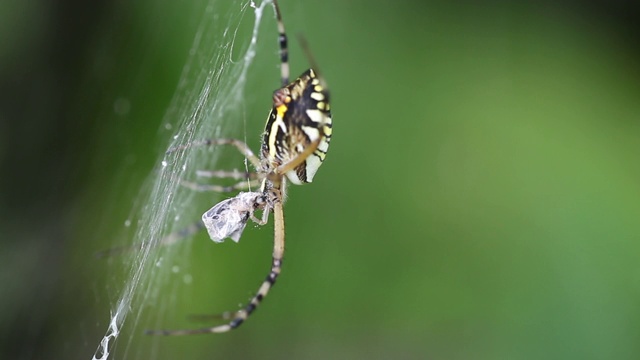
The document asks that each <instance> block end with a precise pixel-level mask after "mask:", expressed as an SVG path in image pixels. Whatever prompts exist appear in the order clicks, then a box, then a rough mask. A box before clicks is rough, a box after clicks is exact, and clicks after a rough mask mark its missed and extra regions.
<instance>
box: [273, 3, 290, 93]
mask: <svg viewBox="0 0 640 360" xmlns="http://www.w3.org/2000/svg"><path fill="white" fill-rule="evenodd" d="M273 7H274V9H275V11H276V20H277V22H278V43H279V44H280V78H281V79H282V86H287V85H288V84H289V48H288V46H287V33H286V32H285V31H284V23H283V22H282V15H281V14H280V7H279V6H278V1H277V0H273Z"/></svg>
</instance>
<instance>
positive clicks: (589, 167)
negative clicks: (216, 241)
mask: <svg viewBox="0 0 640 360" xmlns="http://www.w3.org/2000/svg"><path fill="white" fill-rule="evenodd" d="M243 3H244V2H229V3H227V2H220V3H215V2H214V3H213V4H214V6H213V8H212V9H213V10H212V11H210V12H206V11H205V9H206V7H207V6H208V5H210V4H209V3H206V2H204V1H192V2H173V1H167V0H157V1H151V0H142V1H138V2H135V3H134V2H125V1H94V2H81V1H75V0H57V1H22V2H21V1H11V0H10V1H6V2H3V3H2V4H1V5H0V91H1V96H0V104H1V106H0V165H1V167H2V176H0V246H1V248H0V264H1V266H0V269H1V270H0V280H1V285H2V290H0V291H1V295H0V358H3V359H88V358H90V357H91V356H92V355H93V353H94V351H95V349H96V348H97V346H98V343H99V341H100V339H101V338H102V336H103V335H104V333H105V332H106V328H107V325H108V321H109V313H110V311H111V310H112V309H113V307H114V304H115V302H116V301H117V299H118V294H119V291H120V289H121V288H122V287H123V286H124V284H126V282H127V278H126V275H127V269H128V268H127V266H126V265H124V264H126V260H123V259H120V258H116V259H96V258H95V257H94V253H95V252H96V251H99V250H102V249H105V248H109V247H112V246H117V245H121V244H126V243H127V242H131V241H134V240H133V239H132V238H131V233H132V231H130V230H127V229H126V228H125V226H123V223H124V222H125V220H126V219H127V218H128V217H129V216H130V215H131V213H132V212H133V211H136V210H135V209H138V210H140V209H142V208H144V204H142V205H141V204H138V203H137V202H139V201H141V200H140V199H144V197H141V196H140V195H139V193H140V191H141V190H142V191H144V189H145V187H148V186H149V179H152V178H153V177H154V176H155V175H154V171H155V170H154V168H155V167H157V165H158V162H159V161H160V160H161V159H162V156H163V152H164V150H166V148H167V145H168V143H169V142H168V139H169V135H168V134H170V132H162V131H160V130H159V129H162V127H163V123H162V121H163V118H165V116H166V113H167V111H168V107H169V104H170V103H171V100H172V98H173V97H174V96H175V94H176V93H185V92H188V91H196V92H197V91H199V89H187V90H185V89H183V88H182V89H181V88H180V87H179V80H180V79H181V74H183V67H184V66H185V63H186V61H187V59H188V56H189V51H190V49H191V47H192V44H193V43H194V36H195V34H196V30H197V29H198V26H200V25H201V24H202V22H209V23H211V24H213V26H212V29H213V30H212V31H222V30H224V29H225V26H226V25H228V21H229V18H225V14H229V13H230V12H234V11H235V12H237V11H239V10H234V7H236V8H237V9H239V8H240V6H241V5H242V4H243ZM281 7H282V10H283V13H284V14H283V16H284V17H285V22H286V25H287V27H288V30H289V31H290V32H291V33H292V34H295V33H298V32H302V33H304V34H305V35H306V37H307V38H308V39H309V40H310V42H311V44H312V49H313V51H314V52H315V54H316V57H317V58H318V61H319V62H320V64H321V66H322V70H323V72H324V74H325V76H326V77H327V79H328V81H329V84H330V87H331V90H332V95H333V98H332V108H333V111H334V137H333V142H332V145H331V151H330V153H329V156H328V158H327V161H326V163H325V165H324V166H323V168H322V169H321V170H320V172H319V173H318V176H317V177H316V180H315V182H314V184H312V185H308V186H305V187H299V188H298V187H296V188H293V189H291V193H290V199H289V201H288V203H287V206H286V208H285V210H286V219H287V236H288V248H287V255H286V259H285V268H284V271H283V274H282V277H281V279H280V280H279V282H278V284H277V286H276V287H275V288H274V291H273V292H272V293H271V294H270V296H269V297H268V298H267V299H266V301H265V302H264V304H263V306H261V308H260V309H259V310H258V311H257V312H256V313H255V315H253V316H252V318H251V319H250V320H249V322H248V323H247V324H246V325H244V326H243V327H242V328H240V329H239V330H237V331H235V332H233V333H229V334H224V335H207V336H194V337H176V338H152V337H145V336H142V335H141V332H142V330H144V329H145V328H149V327H152V328H153V327H162V328H174V327H177V328H180V327H196V326H197V325H193V324H190V322H189V321H188V320H186V319H185V316H186V315H187V314H190V313H194V312H195V313H203V312H204V313H207V312H208V313H215V312H217V311H222V310H229V309H233V308H234V307H236V306H237V305H238V302H243V301H244V300H245V299H248V298H249V296H250V294H251V292H252V291H254V290H255V287H256V286H257V285H258V284H259V281H260V280H261V279H262V278H263V276H264V275H265V273H266V270H267V268H268V266H269V261H270V258H269V257H270V247H271V239H270V237H271V230H270V228H269V227H267V228H265V229H248V230H247V233H246V234H245V236H244V237H243V241H242V242H240V244H237V245H236V244H232V243H230V242H228V243H225V244H223V245H215V246H214V245H213V244H212V243H211V242H210V241H209V240H207V238H206V234H199V235H197V236H194V237H193V239H191V240H189V241H186V242H183V243H180V244H176V245H174V246H173V247H172V250H163V251H172V252H173V253H174V254H178V255H179V256H176V257H175V258H176V260H175V261H180V266H182V267H183V268H185V267H186V268H187V269H188V271H187V270H185V271H186V272H185V273H182V274H181V275H180V277H175V278H170V277H169V278H168V279H166V280H165V281H163V282H161V283H158V284H154V285H152V286H151V290H150V291H151V292H153V293H155V294H156V297H154V298H153V300H152V301H150V303H149V304H138V303H134V304H133V305H134V306H135V308H133V309H132V311H131V315H130V319H131V320H128V324H131V323H132V322H134V319H137V320H136V321H137V322H136V324H135V326H134V325H131V328H127V329H125V331H123V333H122V334H121V337H120V339H119V341H118V343H117V346H116V347H115V348H114V353H115V354H116V358H131V359H151V358H157V359H176V358H192V359H217V358H237V359H271V358H288V359H391V358H393V359H637V358H640V267H639V266H638V263H639V261H638V259H639V258H640V224H639V222H638V218H639V216H640V165H639V162H638V155H639V154H640V71H639V69H640V68H639V65H640V50H639V48H638V43H639V41H638V40H639V35H640V32H639V31H638V30H639V27H638V21H640V19H639V17H638V12H637V8H636V6H635V4H634V3H633V2H625V1H613V2H605V1H587V2H577V1H559V2H557V1H554V2H552V1H542V2H541V1H520V2H516V1H514V2H508V1H488V2H483V3H480V2H472V1H439V0H438V1H395V2H391V1H388V2H383V1H359V0H358V1H338V0H331V1H306V2H302V1H287V0H281ZM251 17H252V13H251V11H249V12H247V13H246V14H245V16H244V17H243V18H242V21H243V22H244V21H247V24H246V25H249V26H244V25H243V26H241V27H240V28H239V32H238V38H239V39H246V36H248V33H249V30H250V21H248V20H250V19H251ZM217 23H222V24H223V25H221V26H215V24H217ZM260 29H261V34H260V36H261V37H260V44H259V46H258V56H257V58H256V60H255V62H254V64H253V65H252V67H251V69H250V71H249V76H250V79H251V80H249V85H251V86H248V87H247V91H246V97H247V103H246V108H245V109H244V110H243V111H246V117H245V119H246V121H245V122H242V124H236V125H232V126H231V125H230V126H229V129H228V130H226V131H227V133H228V134H231V135H234V136H239V137H246V138H247V141H248V142H249V143H250V144H251V145H252V146H254V149H256V148H257V143H258V139H259V138H258V135H259V133H260V131H261V129H262V127H263V124H264V119H265V117H266V109H268V106H269V102H270V99H271V91H273V90H274V89H275V87H277V85H278V80H277V79H278V71H277V67H276V66H277V56H276V45H275V44H276V43H275V33H274V32H275V30H274V29H275V23H274V19H273V16H272V15H271V11H270V9H268V10H267V11H266V13H265V19H264V21H263V23H262V25H261V28H260ZM214 38H215V37H214ZM290 43H291V48H292V55H291V60H292V68H293V71H292V72H293V73H294V75H295V74H297V73H300V72H301V71H302V70H304V69H305V68H306V67H307V62H306V61H305V59H304V57H303V56H302V54H301V52H300V51H299V49H298V47H297V44H296V42H295V41H291V42H290ZM219 45H220V44H216V43H215V41H212V42H211V43H210V44H206V43H205V44H204V45H203V46H205V47H207V46H210V48H209V51H213V50H212V49H215V48H216V47H217V46H219ZM237 46H239V47H242V40H239V41H238V45H237ZM200 50H202V49H200ZM253 85H255V86H253ZM224 154H225V155H224V156H223V163H224V164H225V165H229V164H234V163H238V162H240V161H241V160H242V159H241V158H240V157H239V156H238V155H236V154H235V153H233V152H228V153H224ZM227 155H228V156H227ZM211 203H212V200H211V199H204V200H201V203H198V204H194V209H193V214H198V213H201V212H202V211H203V209H206V208H207V206H210V205H211ZM207 204H209V205H207ZM125 258H126V257H125ZM162 265H163V266H164V264H162ZM166 266H171V264H168V265H166ZM185 274H186V275H189V276H190V277H191V279H190V281H188V282H187V281H184V280H185V279H184V276H183V275H185ZM143 309H144V310H143Z"/></svg>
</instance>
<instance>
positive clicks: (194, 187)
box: [180, 180, 260, 193]
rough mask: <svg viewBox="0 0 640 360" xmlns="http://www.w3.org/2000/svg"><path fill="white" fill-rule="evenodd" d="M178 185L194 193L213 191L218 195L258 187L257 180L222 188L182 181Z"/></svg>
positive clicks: (220, 186)
mask: <svg viewBox="0 0 640 360" xmlns="http://www.w3.org/2000/svg"><path fill="white" fill-rule="evenodd" d="M180 184H181V185H182V186H184V187H186V188H188V189H191V190H194V191H215V192H219V193H227V192H233V191H236V190H246V189H249V188H251V187H257V186H258V185H260V182H259V181H258V180H251V181H241V182H239V183H236V184H233V185H229V186H222V185H210V184H198V183H195V182H191V181H185V180H182V181H180Z"/></svg>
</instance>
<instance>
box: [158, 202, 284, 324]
mask: <svg viewBox="0 0 640 360" xmlns="http://www.w3.org/2000/svg"><path fill="white" fill-rule="evenodd" d="M271 191H273V196H274V199H273V212H274V242H273V256H272V261H271V271H270V272H269V275H267V277H266V278H265V280H264V281H263V282H262V285H260V288H258V292H257V293H256V295H255V296H254V297H253V298H252V299H251V301H250V302H249V304H247V306H245V307H244V309H242V310H240V311H237V312H235V313H232V314H233V318H232V319H231V321H229V322H228V323H226V324H223V325H218V326H213V327H206V328H201V329H188V330H147V331H145V333H146V334H147V335H165V336H174V335H195V334H210V333H224V332H227V331H230V330H233V329H235V328H237V327H238V326H240V325H242V323H244V322H245V321H246V320H247V319H248V318H249V316H250V315H251V314H252V313H253V312H254V311H255V309H256V308H257V307H258V306H259V305H260V303H261V302H262V300H264V298H265V297H266V296H267V294H269V291H270V290H271V288H272V287H273V285H274V284H275V283H276V280H277V278H278V276H279V275H280V272H281V269H282V258H283V256H284V245H285V241H284V235H285V234H284V212H283V210H282V201H281V197H282V195H281V193H280V190H278V189H273V190H271ZM225 314H227V315H225ZM228 314H229V313H224V314H223V317H224V316H228Z"/></svg>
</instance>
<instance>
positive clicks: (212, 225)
mask: <svg viewBox="0 0 640 360" xmlns="http://www.w3.org/2000/svg"><path fill="white" fill-rule="evenodd" d="M273 7H274V10H275V15H276V21H277V24H278V33H279V38H278V41H279V45H280V75H281V80H282V87H281V88H280V89H278V90H276V91H275V92H274V93H273V108H272V109H271V112H270V113H269V116H268V118H267V124H266V126H265V130H264V133H263V135H262V144H261V147H260V157H259V158H258V157H257V156H256V155H255V154H254V153H253V152H252V151H251V149H250V148H249V146H247V144H245V143H244V142H242V141H240V140H236V139H211V140H204V141H201V142H200V143H198V144H196V145H204V146H210V145H232V146H234V147H236V148H237V149H238V150H239V151H240V153H242V154H243V155H244V156H245V157H246V158H247V159H248V160H249V161H250V162H251V164H252V165H253V166H254V167H255V168H256V174H241V173H239V172H230V171H211V172H202V173H203V174H204V175H206V176H210V177H226V178H236V179H241V178H244V179H245V180H249V183H250V184H256V185H257V184H259V185H260V187H259V189H258V191H249V192H240V193H239V194H238V195H236V196H235V197H232V198H229V199H226V200H223V201H221V202H219V203H218V204H216V205H215V206H213V207H212V208H211V209H210V210H208V211H207V212H205V213H204V214H203V215H202V221H203V223H204V225H205V227H206V228H207V232H208V233H209V236H210V237H211V239H212V240H213V241H215V242H222V241H223V240H224V239H225V238H231V239H232V240H233V241H235V242H238V241H239V240H240V236H241V235H242V232H243V230H244V228H245V226H246V225H247V222H248V221H249V219H251V220H252V221H253V222H255V223H256V224H258V225H264V224H266V223H267V222H268V220H269V215H270V213H271V212H273V217H274V241H273V255H272V261H271V269H270V271H269V274H268V275H267V277H266V279H265V280H264V281H263V282H262V284H261V285H260V287H259V288H258V290H257V292H256V294H255V295H254V296H253V298H252V299H251V301H250V302H249V303H248V304H247V305H246V306H245V307H244V308H243V309H241V310H239V311H237V312H234V313H231V316H230V318H231V319H230V320H229V321H228V322H227V323H225V324H222V325H218V326H212V327H205V328H200V329H190V330H147V332H146V333H147V334H150V335H190V334H205V333H223V332H227V331H230V330H233V329H235V328H237V327H238V326H240V325H241V324H242V323H243V322H244V321H245V320H247V318H248V317H249V316H250V315H251V314H252V313H253V311H254V310H255V309H256V308H257V307H258V306H259V305H260V303H261V302H262V300H263V299H264V298H265V297H266V296H267V294H268V293H269V291H270V290H271V288H272V287H273V285H274V284H275V282H276V279H277V278H278V276H279V275H280V272H281V268H282V259H283V254H284V245H285V241H284V239H285V226H284V213H283V204H284V201H285V198H286V188H287V183H288V182H291V183H293V184H296V185H301V184H305V183H310V182H311V181H312V180H313V177H314V175H315V174H316V171H318V168H319V167H320V165H322V162H323V161H324V159H325V156H326V154H327V150H328V149H329V143H330V141H331V132H332V120H331V111H330V110H331V109H330V105H329V91H328V88H327V87H326V84H325V83H324V80H323V78H322V77H321V76H320V74H319V73H318V72H317V71H314V70H313V69H309V70H307V71H305V72H304V73H302V75H300V77H298V78H297V79H296V80H294V81H293V82H289V62H288V61H289V59H288V53H289V51H288V48H287V34H286V32H285V28H284V22H283V21H282V15H281V13H280V8H279V7H278V2H277V0H273ZM300 42H301V46H302V47H303V49H304V50H305V52H306V54H307V57H308V58H309V61H310V62H311V65H312V67H314V68H316V69H317V68H318V67H317V66H316V64H315V61H314V59H313V57H312V56H311V53H310V51H309V50H308V46H307V44H306V41H304V39H303V38H301V39H300ZM192 145H194V144H192ZM187 146H190V145H186V146H182V147H178V148H175V149H171V150H169V152H172V151H177V150H181V149H184V148H185V147H187ZM183 184H184V185H185V186H187V187H191V188H194V189H196V190H215V191H222V192H226V191H234V190H240V189H241V188H244V187H246V185H247V182H242V183H238V184H236V185H233V186H228V187H222V186H216V185H209V186H202V185H197V184H193V183H186V182H185V183H183ZM256 211H261V212H262V216H261V218H257V217H256V215H255V213H256Z"/></svg>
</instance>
